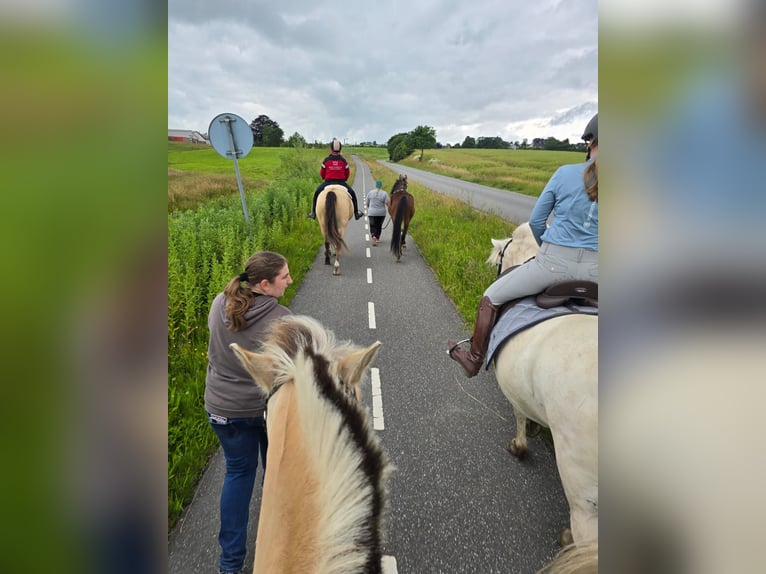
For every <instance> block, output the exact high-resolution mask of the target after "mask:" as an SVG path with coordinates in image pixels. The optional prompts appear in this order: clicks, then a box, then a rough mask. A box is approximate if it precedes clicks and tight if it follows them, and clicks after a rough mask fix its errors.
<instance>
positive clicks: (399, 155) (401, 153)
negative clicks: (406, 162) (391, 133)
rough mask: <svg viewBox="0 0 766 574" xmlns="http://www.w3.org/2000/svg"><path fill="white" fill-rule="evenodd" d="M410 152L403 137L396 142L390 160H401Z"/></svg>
mask: <svg viewBox="0 0 766 574" xmlns="http://www.w3.org/2000/svg"><path fill="white" fill-rule="evenodd" d="M410 153H412V150H411V149H410V148H409V147H408V146H407V142H406V141H405V140H403V139H402V140H399V143H398V144H396V147H395V148H394V151H393V153H392V154H391V161H395V162H396V161H401V160H403V159H404V158H406V157H407V156H408V155H410Z"/></svg>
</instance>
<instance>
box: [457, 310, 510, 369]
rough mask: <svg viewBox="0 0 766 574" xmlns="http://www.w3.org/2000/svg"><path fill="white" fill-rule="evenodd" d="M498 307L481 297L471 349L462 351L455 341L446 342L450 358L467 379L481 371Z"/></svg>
mask: <svg viewBox="0 0 766 574" xmlns="http://www.w3.org/2000/svg"><path fill="white" fill-rule="evenodd" d="M499 309H500V307H499V306H497V307H496V306H495V305H493V304H492V302H491V301H490V300H489V297H482V298H481V303H479V311H478V312H477V314H476V327H475V328H474V330H473V337H471V339H470V341H471V348H470V349H469V350H467V351H466V350H464V349H460V348H458V344H459V343H457V342H455V341H447V344H448V345H449V351H447V354H449V356H450V358H451V359H453V360H455V361H457V362H458V363H459V364H460V366H461V367H463V370H464V371H465V374H466V376H467V377H469V378H470V377H474V376H476V374H477V373H478V372H479V369H481V365H482V363H483V362H484V355H486V354H487V347H489V336H490V334H491V333H492V327H494V326H495V321H496V320H497V313H498V311H499Z"/></svg>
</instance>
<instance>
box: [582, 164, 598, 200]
mask: <svg viewBox="0 0 766 574" xmlns="http://www.w3.org/2000/svg"><path fill="white" fill-rule="evenodd" d="M582 179H583V183H584V184H585V193H587V194H588V199H590V200H591V201H598V159H594V160H593V161H592V162H590V163H589V164H588V165H587V166H586V167H585V171H584V172H583V174H582Z"/></svg>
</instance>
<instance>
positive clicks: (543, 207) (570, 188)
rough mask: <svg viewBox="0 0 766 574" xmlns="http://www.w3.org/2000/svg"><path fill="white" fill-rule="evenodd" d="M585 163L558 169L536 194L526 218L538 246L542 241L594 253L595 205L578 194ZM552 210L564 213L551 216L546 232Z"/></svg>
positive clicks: (595, 234)
mask: <svg viewBox="0 0 766 574" xmlns="http://www.w3.org/2000/svg"><path fill="white" fill-rule="evenodd" d="M594 160H595V158H594V159H591V160H590V161H594ZM588 163H589V162H586V163H576V164H572V165H564V166H562V167H560V168H559V169H558V170H556V173H554V174H553V177H551V179H550V181H548V185H546V186H545V189H544V190H543V192H542V193H541V194H540V197H539V199H538V200H537V203H536V204H535V207H534V209H532V215H530V217H529V226H530V227H531V228H532V233H533V234H534V236H535V239H536V240H537V244H538V245H542V243H543V242H544V241H546V242H548V243H555V244H556V245H563V246H564V247H582V248H584V249H589V250H591V251H598V202H597V201H590V199H588V195H587V194H585V193H582V186H583V172H584V171H585V168H586V166H587V165H588ZM554 209H555V210H556V211H559V212H564V213H566V214H567V217H555V216H554V218H553V220H552V221H551V226H550V227H548V228H547V229H546V225H545V224H546V221H547V220H548V216H549V215H550V214H551V212H552V211H554Z"/></svg>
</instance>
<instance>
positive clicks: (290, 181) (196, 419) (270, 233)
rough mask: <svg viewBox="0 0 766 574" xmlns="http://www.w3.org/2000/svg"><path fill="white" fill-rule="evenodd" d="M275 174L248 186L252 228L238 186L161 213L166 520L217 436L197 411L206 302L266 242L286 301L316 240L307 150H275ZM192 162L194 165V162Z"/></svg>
mask: <svg viewBox="0 0 766 574" xmlns="http://www.w3.org/2000/svg"><path fill="white" fill-rule="evenodd" d="M280 155H281V159H280V164H279V167H278V170H277V171H279V177H278V178H277V179H276V181H275V182H274V183H272V184H270V185H268V186H265V187H264V188H263V189H260V190H255V191H253V190H249V191H248V193H247V196H246V198H247V206H248V213H249V217H250V222H251V229H252V231H251V232H250V231H248V228H247V227H246V225H245V222H244V215H243V213H242V204H241V201H240V198H239V194H238V193H235V194H233V193H225V194H224V195H221V196H219V197H217V198H214V199H210V200H205V201H203V202H202V203H201V204H199V205H197V206H196V207H192V208H188V209H184V210H174V211H172V212H171V213H170V214H169V215H168V371H169V373H168V377H169V380H168V513H169V516H168V519H169V526H170V527H172V526H173V524H175V522H176V521H177V519H178V517H179V515H180V513H181V511H182V510H183V508H184V506H185V505H186V504H187V503H188V501H189V500H190V498H191V496H192V494H193V491H194V487H195V485H196V483H197V481H198V479H199V476H200V474H201V472H202V470H203V469H204V467H205V465H206V462H207V459H208V458H209V456H210V454H211V453H212V452H213V451H214V450H215V448H216V446H217V441H216V438H215V435H214V434H213V432H212V430H211V429H210V427H209V425H208V423H207V420H206V418H205V413H204V403H203V393H204V388H205V370H206V367H207V340H208V330H207V315H208V311H209V308H210V303H211V302H212V300H213V298H214V297H215V295H216V294H217V293H219V292H220V291H222V290H223V287H224V286H225V285H226V284H227V283H228V282H229V280H231V278H232V277H234V276H235V275H238V274H239V273H241V272H242V271H243V269H244V263H245V261H246V260H247V258H248V257H249V256H250V255H251V254H252V253H253V252H255V251H258V250H262V249H268V250H271V251H276V252H279V253H281V254H282V255H284V256H285V257H286V258H287V260H288V262H289V266H290V271H291V274H292V276H293V279H294V281H295V282H294V284H293V285H291V286H290V287H289V288H288V289H287V291H286V292H285V296H284V298H283V299H282V300H281V302H282V303H283V304H286V305H289V302H290V300H291V299H292V297H293V296H294V294H295V292H296V290H297V288H298V285H300V281H301V279H302V278H303V276H304V275H305V274H306V273H307V272H308V270H309V269H310V267H311V263H312V262H313V259H314V257H315V256H316V253H317V250H318V249H319V246H320V244H321V243H322V236H321V234H320V233H319V230H318V228H317V227H316V223H315V222H313V221H311V220H308V219H306V213H307V212H308V210H309V208H310V201H311V197H312V194H313V191H314V188H315V187H316V176H315V175H314V174H315V173H316V171H317V167H316V163H315V162H314V158H313V157H311V154H305V153H303V152H302V151H299V150H292V151H290V150H286V153H284V154H280ZM197 167H199V165H198V166H197Z"/></svg>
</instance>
